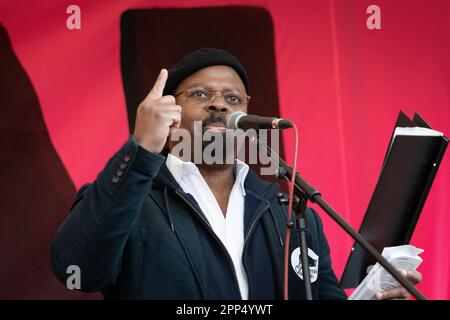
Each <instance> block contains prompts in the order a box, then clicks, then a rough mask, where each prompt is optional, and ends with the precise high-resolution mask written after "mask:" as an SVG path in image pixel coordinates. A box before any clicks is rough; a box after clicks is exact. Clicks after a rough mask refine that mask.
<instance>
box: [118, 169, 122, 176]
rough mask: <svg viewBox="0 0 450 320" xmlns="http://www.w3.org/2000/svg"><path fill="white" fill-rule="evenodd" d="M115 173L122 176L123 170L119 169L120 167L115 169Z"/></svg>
mask: <svg viewBox="0 0 450 320" xmlns="http://www.w3.org/2000/svg"><path fill="white" fill-rule="evenodd" d="M116 175H117V176H118V177H121V176H123V170H120V169H119V170H117V172H116Z"/></svg>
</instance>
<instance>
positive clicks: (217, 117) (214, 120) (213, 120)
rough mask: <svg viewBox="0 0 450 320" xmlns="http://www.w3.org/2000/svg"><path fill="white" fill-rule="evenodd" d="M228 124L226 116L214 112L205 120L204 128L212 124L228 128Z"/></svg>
mask: <svg viewBox="0 0 450 320" xmlns="http://www.w3.org/2000/svg"><path fill="white" fill-rule="evenodd" d="M227 122H228V121H227V117H226V116H225V115H223V114H220V113H215V112H213V113H211V115H210V116H209V117H208V118H206V119H204V120H203V122H202V127H203V128H204V127H206V126H208V125H210V124H221V125H223V126H224V127H225V128H226V127H227Z"/></svg>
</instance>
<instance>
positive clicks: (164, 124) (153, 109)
mask: <svg viewBox="0 0 450 320" xmlns="http://www.w3.org/2000/svg"><path fill="white" fill-rule="evenodd" d="M167 77H168V72H167V70H166V69H162V70H161V72H160V73H159V76H158V79H156V82H155V84H154V86H153V88H152V89H151V90H150V92H149V93H148V95H147V97H145V99H144V100H143V101H142V102H141V104H140V105H139V107H138V109H137V114H136V125H135V128H134V136H135V138H136V140H137V142H138V143H139V145H140V146H141V147H143V148H144V149H146V150H148V151H150V152H154V153H160V152H161V151H162V149H163V148H164V145H165V143H166V140H167V137H168V136H169V134H171V133H172V132H173V131H174V130H176V129H177V128H179V127H180V122H181V107H180V106H179V105H177V104H176V101H175V97H174V96H171V95H168V96H163V91H164V87H165V85H166V81H167Z"/></svg>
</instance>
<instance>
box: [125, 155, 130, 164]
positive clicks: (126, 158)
mask: <svg viewBox="0 0 450 320" xmlns="http://www.w3.org/2000/svg"><path fill="white" fill-rule="evenodd" d="M130 160H131V157H130V156H128V155H127V156H125V157H124V158H123V161H125V162H129V161H130Z"/></svg>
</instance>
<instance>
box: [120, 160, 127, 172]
mask: <svg viewBox="0 0 450 320" xmlns="http://www.w3.org/2000/svg"><path fill="white" fill-rule="evenodd" d="M126 167H127V164H126V163H125V162H122V163H121V164H120V166H119V168H120V169H122V170H124V169H125V168H126Z"/></svg>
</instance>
